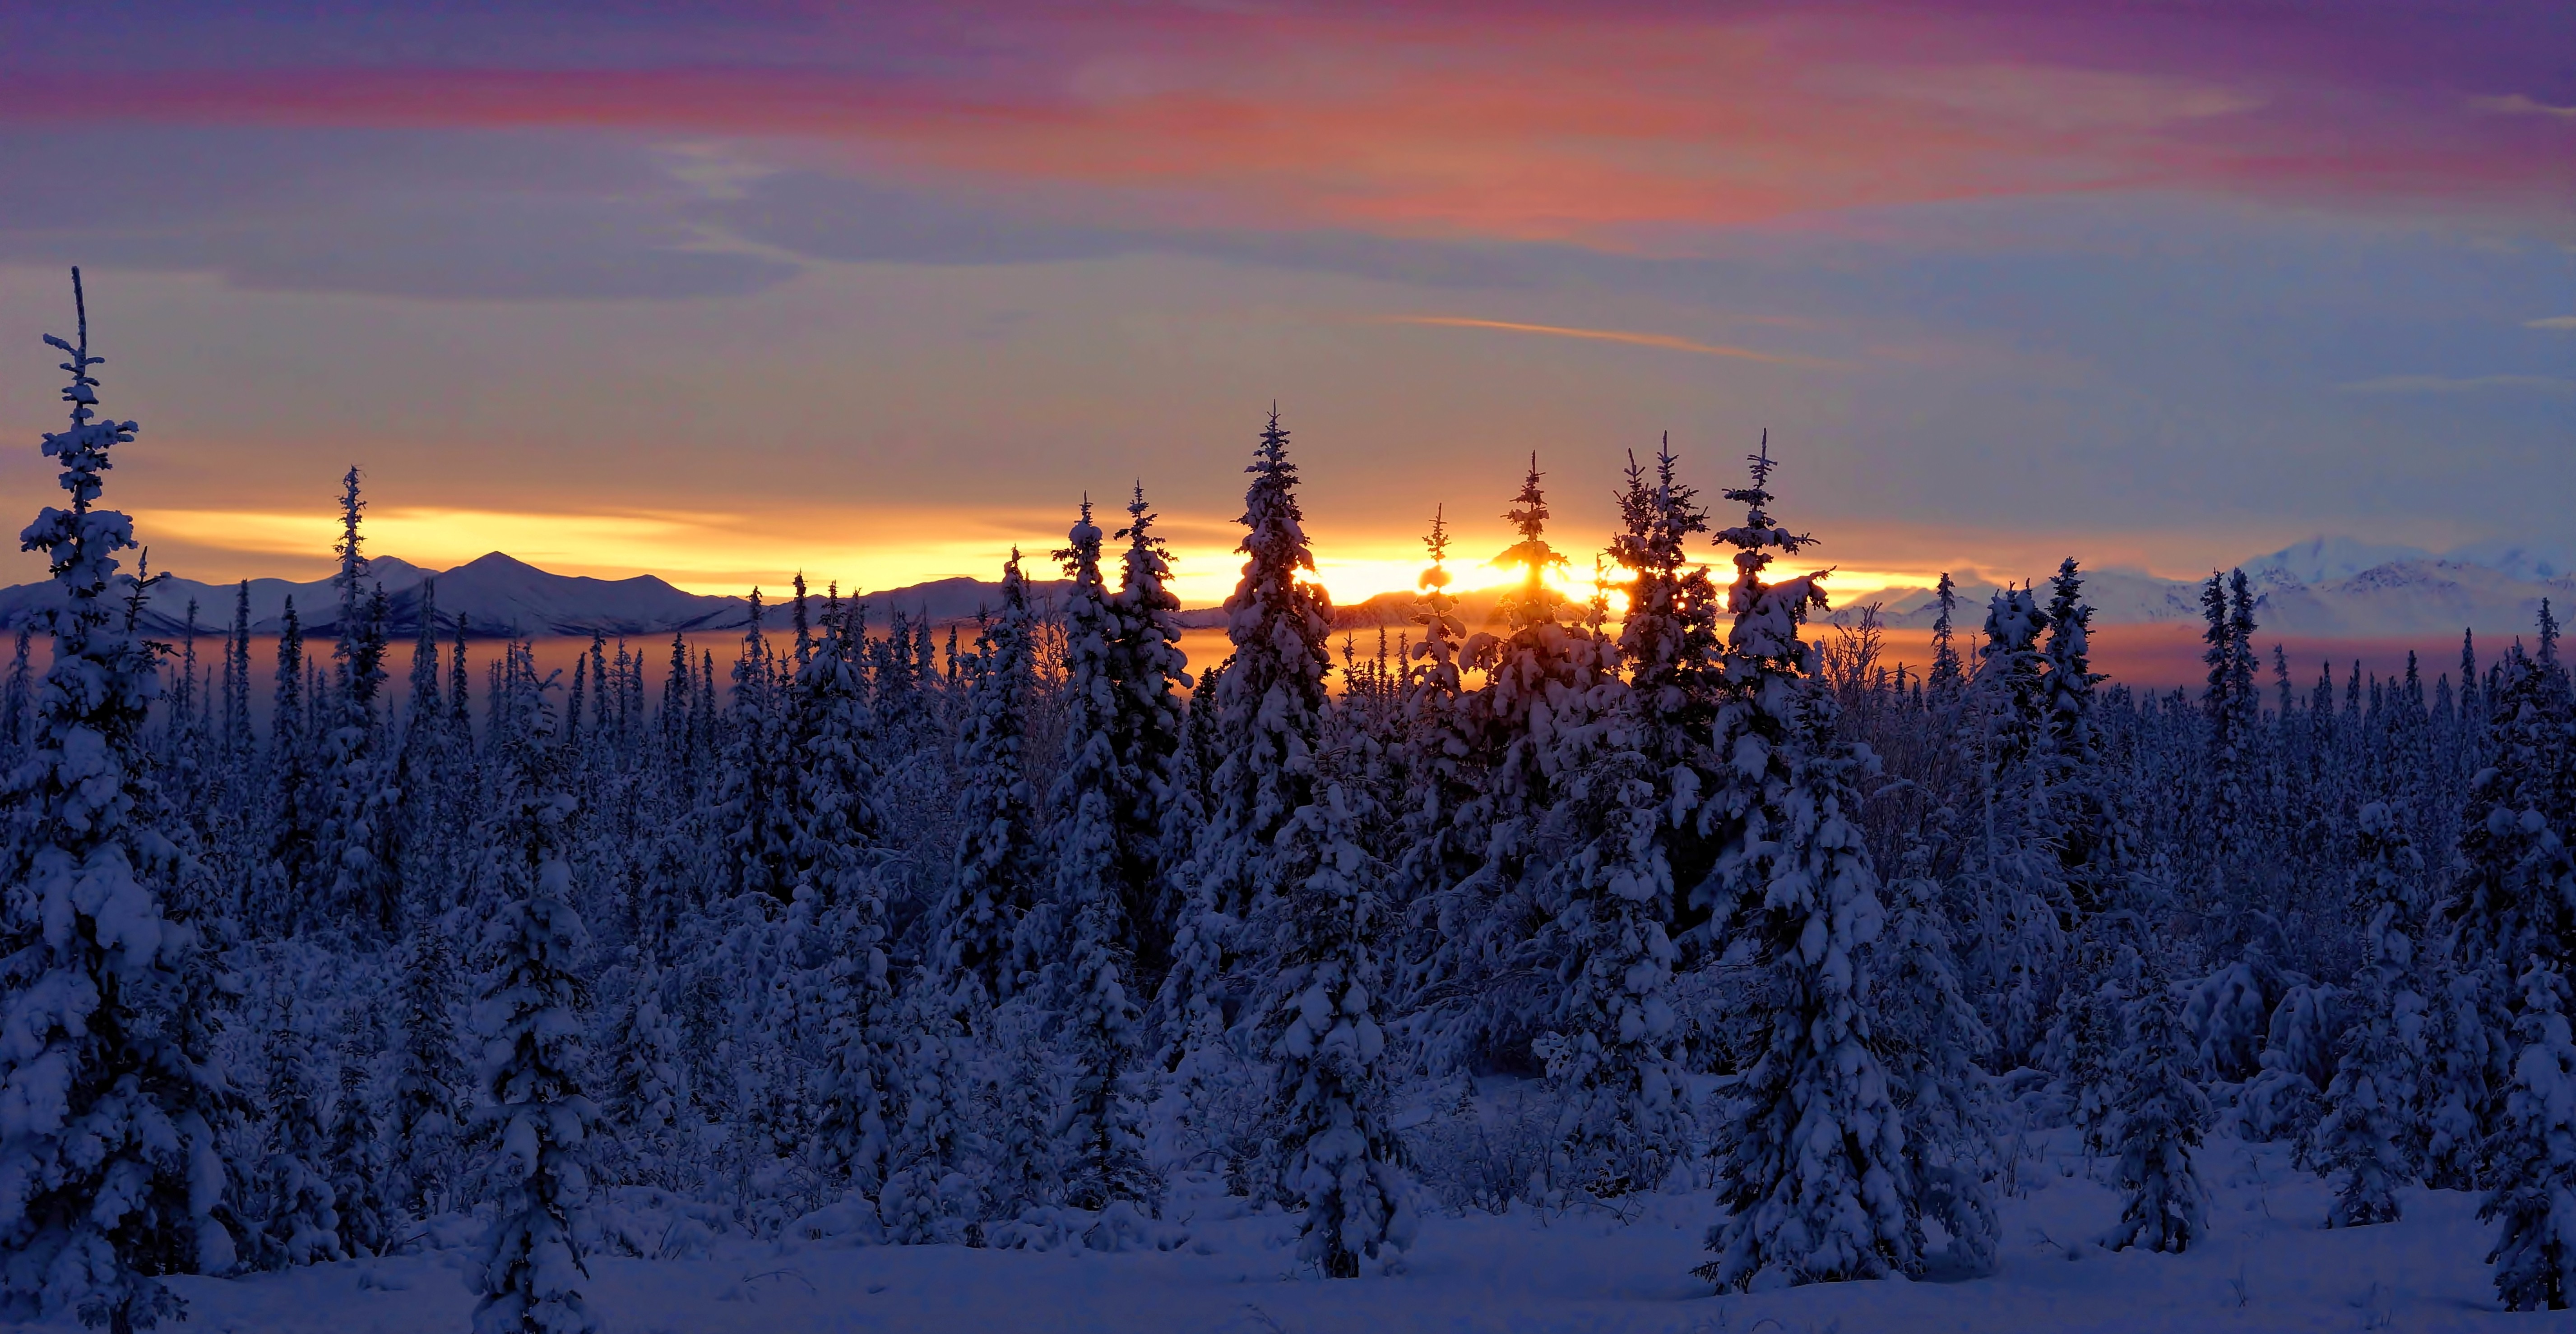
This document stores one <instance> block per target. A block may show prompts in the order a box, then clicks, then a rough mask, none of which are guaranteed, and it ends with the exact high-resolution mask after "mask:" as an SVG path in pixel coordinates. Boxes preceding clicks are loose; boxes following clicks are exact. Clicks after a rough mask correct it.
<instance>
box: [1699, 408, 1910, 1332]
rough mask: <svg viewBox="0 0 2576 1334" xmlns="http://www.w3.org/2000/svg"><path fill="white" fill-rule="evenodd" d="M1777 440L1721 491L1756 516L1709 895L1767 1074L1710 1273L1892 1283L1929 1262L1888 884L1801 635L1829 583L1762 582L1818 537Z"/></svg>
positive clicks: (1722, 1282) (1759, 1084)
mask: <svg viewBox="0 0 2576 1334" xmlns="http://www.w3.org/2000/svg"><path fill="white" fill-rule="evenodd" d="M1768 444H1769V442H1768V440H1767V438H1766V440H1765V442H1764V446H1765V447H1764V448H1763V449H1762V451H1761V452H1759V453H1757V454H1755V455H1753V456H1752V460H1751V462H1752V480H1751V485H1749V486H1745V487H1741V488H1737V489H1733V490H1729V491H1728V492H1726V498H1727V499H1729V500H1733V501H1736V502H1738V503H1740V504H1742V505H1743V506H1744V507H1745V517H1744V521H1743V522H1742V523H1740V524H1737V525H1735V526H1734V527H1731V528H1728V529H1726V530H1724V531H1722V532H1720V533H1719V534H1718V535H1717V536H1718V540H1719V541H1720V542H1721V543H1723V544H1725V545H1726V546H1729V547H1732V548H1734V550H1735V570H1736V577H1735V582H1734V585H1733V586H1732V587H1731V588H1730V589H1729V591H1728V596H1727V606H1728V610H1729V611H1730V612H1732V613H1733V616H1734V625H1733V626H1732V628H1731V629H1730V630H1729V632H1728V635H1727V644H1726V650H1725V695H1724V696H1723V698H1722V702H1721V703H1720V705H1719V711H1718V719H1717V723H1716V726H1715V738H1716V741H1717V745H1718V750H1719V753H1720V754H1722V755H1725V756H1727V757H1728V759H1729V760H1730V761H1731V766H1732V773H1731V775H1730V782H1729V785H1728V788H1727V790H1726V791H1725V792H1723V793H1720V794H1713V795H1714V796H1716V797H1717V798H1718V799H1720V800H1722V801H1724V802H1725V805H1724V806H1723V807H1722V808H1721V809H1722V810H1723V811H1724V812H1725V813H1726V815H1727V816H1728V821H1727V823H1726V824H1725V825H1724V826H1723V834H1724V836H1725V838H1726V842H1725V843H1724V844H1723V845H1722V846H1723V848H1724V851H1723V852H1722V854H1721V857H1720V860H1719V863H1718V869H1717V874H1716V876H1715V878H1714V882H1713V885H1712V889H1713V890H1714V892H1715V894H1716V896H1717V901H1716V902H1715V903H1714V904H1713V905H1712V906H1713V907H1714V908H1715V909H1716V912H1715V913H1714V915H1713V922H1712V925H1713V927H1715V928H1716V929H1718V930H1722V931H1724V932H1726V933H1727V934H1726V935H1725V936H1724V937H1722V939H1723V940H1724V942H1725V943H1724V946H1723V953H1725V954H1726V955H1727V956H1729V957H1732V958H1738V959H1742V960H1743V961H1744V962H1746V963H1748V964H1751V965H1752V966H1753V967H1754V968H1756V969H1758V970H1759V974H1760V977H1761V983H1760V987H1759V990H1758V993H1757V994H1758V995H1759V996H1760V997H1761V1005H1760V1008H1759V1009H1758V1010H1757V1011H1756V1014H1755V1016H1754V1019H1755V1022H1756V1023H1757V1024H1758V1025H1759V1026H1760V1032H1761V1036H1760V1038H1759V1040H1758V1046H1757V1050H1758V1052H1759V1055H1758V1056H1757V1057H1756V1059H1755V1062H1754V1065H1753V1068H1752V1069H1751V1070H1749V1071H1746V1072H1745V1074H1744V1077H1743V1079H1742V1081H1741V1082H1740V1083H1739V1084H1738V1085H1737V1093H1736V1101H1735V1106H1734V1107H1733V1109H1732V1110H1731V1113H1730V1114H1729V1115H1727V1116H1726V1118H1725V1119H1724V1121H1723V1122H1722V1123H1721V1126H1720V1129H1719V1133H1718V1140H1719V1142H1718V1145H1717V1153H1718V1157H1719V1160H1720V1162H1721V1163H1722V1164H1723V1165H1724V1176H1723V1180H1724V1182H1725V1184H1724V1186H1723V1187H1722V1188H1721V1198H1722V1199H1723V1200H1724V1202H1725V1204H1726V1206H1727V1209H1728V1214H1729V1216H1728V1218H1727V1220H1726V1221H1725V1222H1724V1223H1722V1224H1720V1225H1718V1226H1717V1227H1715V1228H1712V1229H1710V1232H1709V1238H1708V1246H1709V1249H1710V1250H1713V1251H1715V1252H1717V1256H1718V1258H1717V1259H1715V1260H1712V1261H1710V1262H1709V1263H1707V1264H1705V1265H1702V1266H1701V1267H1700V1268H1699V1269H1697V1270H1696V1271H1694V1272H1696V1273H1697V1274H1698V1275H1699V1276H1700V1277H1702V1278H1704V1279H1707V1280H1709V1281H1711V1282H1713V1283H1715V1284H1717V1285H1718V1286H1719V1287H1721V1288H1734V1289H1739V1290H1740V1289H1746V1288H1753V1287H1774V1286H1783V1285H1788V1284H1795V1283H1812V1282H1825V1281H1835V1280H1842V1279H1857V1278H1877V1277H1881V1276H1884V1275H1886V1274H1888V1273H1891V1272H1903V1271H1907V1270H1911V1269H1913V1268H1915V1267H1916V1266H1917V1265H1918V1262H1919V1252H1918V1251H1917V1249H1916V1248H1915V1244H1914V1237H1915V1229H1914V1224H1913V1220H1912V1219H1911V1218H1910V1217H1909V1216H1908V1208H1907V1201H1908V1199H1909V1197H1910V1194H1911V1191H1912V1189H1913V1186H1912V1183H1910V1182H1909V1181H1907V1179H1906V1166H1905V1159H1906V1150H1905V1130H1904V1127H1903V1125H1902V1123H1901V1121H1900V1120H1899V1118H1898V1116H1897V1113H1896V1108H1895V1106H1894V1104H1893V1103H1892V1102H1891V1101H1890V1100H1889V1095H1888V1090H1887V1080H1886V1072H1885V1070H1884V1069H1883V1067H1882V1066H1881V1065H1880V1063H1879V1060H1878V1057H1877V1054H1876V1052H1875V1050H1874V1041H1873V1038H1872V1035H1871V1032H1870V1027H1869V1013H1868V1010H1867V1008H1866V1006H1865V1005H1864V1000H1865V998H1866V997H1867V995H1868V994H1869V976H1868V968H1869V954H1868V949H1869V946H1870V943H1871V942H1872V941H1873V940H1874V939H1876V938H1877V936H1878V933H1879V931H1880V929H1881V926H1882V925H1883V920H1884V912H1883V910H1882V908H1881V906H1880V903H1879V898H1878V877H1877V873H1876V872H1875V870H1874V869H1873V867H1872V865H1871V862H1870V856H1869V851H1868V849H1867V847H1865V846H1864V845H1863V844H1862V842H1861V836H1860V830H1859V828H1858V827H1857V826H1856V825H1855V824H1854V823H1853V819H1854V816H1855V815H1856V813H1857V811H1858V808H1859V793H1858V792H1857V791H1856V790H1855V787H1854V782H1855V779H1856V778H1857V777H1858V774H1859V771H1860V770H1861V768H1862V766H1863V760H1862V758H1861V756H1860V755H1858V754H1857V753H1856V752H1854V751H1853V750H1852V749H1851V747H1850V746H1849V744H1848V743H1847V742H1844V741H1842V740H1841V739H1840V738H1838V737H1837V736H1836V735H1835V731H1834V725H1835V711H1834V702H1833V697H1832V695H1830V694H1829V693H1827V692H1825V691H1824V690H1822V689H1820V688H1818V687H1817V685H1816V683H1815V680H1814V677H1813V670H1814V667H1813V654H1812V650H1811V649H1810V648H1809V646H1808V645H1807V644H1806V643H1805V642H1804V641H1803V640H1802V639H1801V638H1800V636H1799V627H1800V624H1801V622H1802V621H1803V620H1804V619H1805V616H1806V612H1807V609H1808V608H1809V607H1815V606H1822V605H1823V604H1824V592H1823V590H1822V589H1821V588H1820V587H1819V586H1818V585H1817V582H1816V576H1814V575H1804V576H1800V577H1797V578H1792V579H1783V580H1780V581H1779V582H1777V583H1774V582H1771V581H1770V580H1769V579H1767V578H1766V577H1765V571H1766V570H1767V569H1768V567H1769V566H1770V564H1771V562H1772V560H1773V559H1774V558H1775V553H1776V554H1777V555H1787V556H1795V555H1797V554H1798V553H1799V552H1801V551H1803V550H1805V549H1806V548H1807V547H1808V545H1809V544H1810V543H1811V542H1812V541H1813V539H1812V538H1809V537H1806V536H1804V535H1802V534H1799V533H1796V532H1793V531H1791V530H1790V529H1788V528H1785V527H1782V526H1781V525H1780V524H1779V523H1778V522H1777V521H1776V520H1775V519H1773V518H1772V516H1771V513H1770V505H1771V501H1772V493H1771V490H1770V480H1771V470H1772V468H1773V466H1774V465H1773V463H1772V461H1771V457H1770V449H1769V447H1768Z"/></svg>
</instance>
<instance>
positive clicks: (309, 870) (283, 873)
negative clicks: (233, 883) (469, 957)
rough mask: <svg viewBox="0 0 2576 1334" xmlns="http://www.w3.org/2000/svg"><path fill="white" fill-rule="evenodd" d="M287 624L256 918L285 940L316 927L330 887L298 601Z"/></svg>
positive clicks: (272, 713) (272, 715) (273, 712)
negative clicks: (321, 843) (319, 888)
mask: <svg viewBox="0 0 2576 1334" xmlns="http://www.w3.org/2000/svg"><path fill="white" fill-rule="evenodd" d="M281 619H282V621H283V624H282V625H281V626H280V627H279V630H278V637H277V676H276V693H275V695H274V697H273V700H272V703H271V705H270V709H269V723H268V727H269V732H268V756H267V761H268V762H267V766H266V768H267V773H268V794H267V795H268V801H267V810H266V812H265V814H266V815H267V817H268V818H267V824H268V861H267V864H266V865H265V866H264V867H263V868H262V869H261V872H260V876H259V885H258V888H257V889H256V891H255V893H256V894H257V896H258V899H259V906H258V907H257V908H256V909H255V910H254V912H253V913H252V918H253V920H254V921H255V922H256V923H257V924H258V925H259V926H260V927H261V928H263V929H265V930H266V931H267V932H268V933H269V934H271V935H277V936H287V935H293V934H295V933H296V932H298V931H301V930H304V929H305V928H307V927H310V926H313V925H315V924H316V923H315V920H314V919H315V916H316V905H317V903H318V897H317V896H316V895H315V894H314V892H313V890H314V886H315V883H316V881H317V880H320V882H321V883H324V884H328V883H329V881H328V879H327V878H326V877H323V876H322V875H321V873H320V872H319V871H318V870H317V867H318V865H319V860H318V856H317V851H316V846H317V842H318V840H319V839H320V837H321V830H320V824H321V814H322V813H321V810H320V807H321V803H322V793H321V788H320V782H319V780H320V775H318V774H316V773H315V772H314V767H313V745H312V735H311V731H312V729H311V727H310V723H309V720H308V719H307V717H306V709H307V704H308V703H309V701H308V700H307V698H306V696H305V691H304V623H303V620H302V618H300V617H298V616H297V615H296V613H295V599H294V598H293V597H292V596H290V597H288V598H287V599H286V610H285V613H284V615H283V616H282V618H281Z"/></svg>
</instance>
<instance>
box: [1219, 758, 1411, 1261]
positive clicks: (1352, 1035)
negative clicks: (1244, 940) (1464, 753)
mask: <svg viewBox="0 0 2576 1334" xmlns="http://www.w3.org/2000/svg"><path fill="white" fill-rule="evenodd" d="M1361 800H1362V799H1361V798H1355V797H1354V796H1353V794H1352V792H1351V789H1350V788H1348V787H1346V786H1345V785H1343V784H1342V783H1339V782H1328V784H1327V785H1326V786H1325V788H1324V790H1323V791H1322V793H1321V794H1320V795H1319V799H1318V800H1317V801H1316V802H1315V803H1314V804H1312V805H1308V806H1305V807H1301V808H1300V809H1299V810H1298V811H1297V813H1296V816H1295V818H1294V821H1293V823H1291V824H1290V825H1289V827H1288V828H1287V830H1286V831H1284V834H1283V838H1282V848H1281V853H1280V858H1281V860H1280V869H1281V870H1282V871H1283V872H1286V873H1288V875H1289V879H1288V881H1287V883H1286V884H1284V885H1282V886H1281V887H1280V888H1279V892H1278V893H1277V894H1276V895H1275V896H1274V897H1273V898H1272V899H1270V900H1269V901H1268V902H1267V903H1266V904H1265V905H1264V908H1263V911H1262V912H1261V913H1260V914H1259V916H1258V917H1257V918H1256V919H1255V930H1256V933H1257V934H1258V936H1259V937H1261V940H1260V943H1261V944H1262V945H1264V946H1266V949H1265V950H1264V954H1265V957H1267V958H1268V959H1270V960H1271V961H1272V964H1273V968H1274V971H1273V972H1272V973H1271V974H1270V979H1269V982H1268V985H1267V986H1266V987H1265V988H1264V994H1263V996H1262V997H1261V999H1260V1002H1259V1008H1258V1011H1257V1012H1258V1015H1259V1018H1258V1019H1257V1021H1256V1023H1255V1037H1256V1041H1257V1042H1258V1043H1259V1050H1260V1051H1261V1052H1262V1053H1263V1054H1264V1055H1266V1056H1267V1057H1268V1058H1269V1059H1270V1060H1272V1061H1273V1062H1275V1063H1276V1071H1275V1075H1274V1078H1273V1080H1272V1082H1271V1089H1272V1093H1271V1105H1270V1107H1269V1112H1268V1118H1267V1124H1268V1126H1269V1128H1270V1137H1271V1146H1272V1147H1271V1154H1272V1155H1273V1159H1274V1161H1273V1162H1272V1164H1271V1170H1272V1171H1273V1172H1274V1173H1275V1174H1276V1179H1277V1180H1278V1182H1279V1184H1280V1186H1281V1187H1282V1188H1283V1189H1284V1190H1285V1191H1286V1192H1288V1193H1289V1194H1290V1195H1292V1196H1293V1197H1295V1198H1297V1199H1299V1200H1301V1201H1302V1202H1303V1203H1304V1205H1305V1218H1304V1220H1303V1222H1302V1223H1301V1224H1300V1232H1301V1234H1302V1237H1303V1240H1302V1241H1301V1242H1300V1243H1299V1247H1298V1256H1299V1258H1300V1259H1302V1260H1304V1261H1305V1262H1306V1263H1308V1264H1312V1265H1314V1266H1316V1267H1317V1268H1318V1269H1319V1270H1321V1271H1322V1273H1323V1275H1324V1276H1325V1277H1327V1278H1354V1277H1357V1276H1358V1275H1359V1273H1360V1272H1361V1267H1362V1264H1363V1262H1364V1261H1377V1262H1380V1263H1381V1264H1387V1265H1390V1266H1391V1265H1392V1262H1393V1261H1394V1260H1395V1258H1396V1257H1395V1255H1394V1254H1393V1252H1396V1251H1400V1250H1402V1249H1404V1248H1405V1247H1406V1246H1408V1245H1410V1244H1411V1241H1412V1237H1413V1232H1414V1228H1415V1226H1416V1219H1415V1217H1414V1211H1413V1206H1412V1186H1411V1183H1410V1181H1409V1180H1408V1179H1407V1178H1406V1176H1405V1173H1404V1169H1403V1162H1402V1159H1403V1150H1402V1146H1401V1144H1400V1142H1399V1141H1398V1140H1397V1139H1396V1136H1395V1130H1394V1127H1393V1125H1392V1124H1391V1122H1390V1120H1389V1112H1390V1110H1391V1109H1390V1107H1389V1106H1388V1100H1389V1089H1388V1084H1389V1075H1390V1073H1391V1071H1390V1069H1389V1066H1390V1065H1391V1064H1392V1059H1391V1054H1390V1053H1389V1052H1388V1051H1387V1041H1386V1033H1385V1030H1384V1028H1383V1027H1382V1026H1381V1024H1380V1022H1379V1020H1380V1016H1381V1014H1382V1012H1383V1011H1382V1005H1383V1002H1382V999H1381V996H1380V992H1381V989H1382V988H1383V986H1384V974H1383V972H1382V969H1381V966H1380V962H1379V954H1378V949H1377V947H1376V946H1377V942H1378V940H1379V939H1380V936H1381V934H1382V931H1383V923H1382V920H1381V914H1382V911H1383V909H1382V907H1381V902H1382V899H1381V891H1380V885H1381V884H1382V883H1383V878H1384V875H1385V866H1384V864H1383V863H1382V862H1380V861H1379V860H1378V859H1377V858H1376V857H1375V856H1373V855H1371V854H1370V853H1369V851H1368V850H1367V849H1366V848H1365V847H1364V846H1362V844H1361V841H1360V833H1359V830H1360V827H1361V825H1362V824H1363V822H1364V821H1365V820H1366V819H1367V817H1368V812H1367V811H1366V810H1365V809H1363V808H1362V807H1361V805H1360V801H1361Z"/></svg>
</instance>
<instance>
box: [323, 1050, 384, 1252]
mask: <svg viewBox="0 0 2576 1334" xmlns="http://www.w3.org/2000/svg"><path fill="white" fill-rule="evenodd" d="M362 1023H364V1021H362V1020H352V1021H351V1024H350V1030H349V1033H348V1034H347V1036H345V1037H344V1038H342V1039H341V1042H340V1094H339V1098H338V1099H337V1100H336V1101H335V1102H333V1103H332V1105H331V1142H330V1147H329V1150H328V1155H327V1161H328V1163H329V1165H330V1172H331V1194H332V1196H333V1202H334V1205H335V1206H336V1207H337V1209H338V1211H339V1222H340V1249H341V1251H342V1252H343V1253H345V1254H348V1255H382V1254H384V1252H385V1245H386V1242H387V1241H388V1240H389V1239H390V1238H391V1237H392V1235H393V1232H392V1228H391V1226H390V1222H389V1220H388V1219H387V1218H386V1201H385V1191H384V1185H385V1178H386V1176H387V1175H388V1174H389V1173H390V1171H391V1168H392V1164H391V1163H389V1162H388V1161H386V1158H385V1147H384V1140H383V1130H382V1127H381V1126H380V1125H379V1123H378V1122H377V1120H376V1104H375V1099H374V1097H373V1096H372V1095H371V1094H370V1092H369V1090H368V1085H369V1084H370V1083H372V1082H373V1081H372V1080H371V1079H370V1077H369V1071H368V1068H367V1067H368V1065H369V1063H370V1061H371V1059H372V1058H373V1056H374V1052H373V1051H372V1050H371V1044H370V1043H368V1042H367V1041H366V1040H365V1038H364V1036H363V1035H362V1034H363V1032H364V1031H365V1030H362V1029H361V1027H360V1025H361V1024H362ZM366 1027H367V1028H368V1029H372V1027H373V1026H372V1025H367V1026H366Z"/></svg>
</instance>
